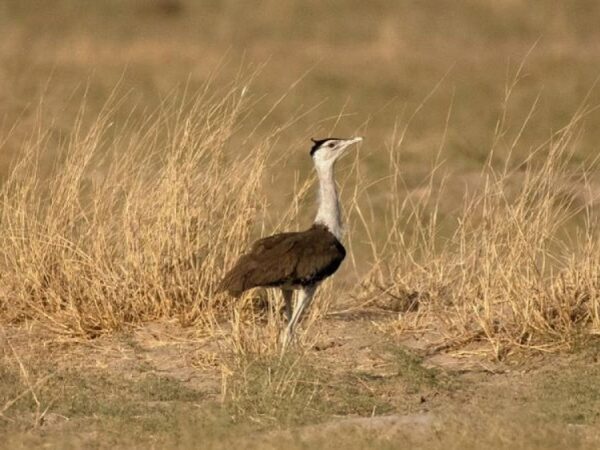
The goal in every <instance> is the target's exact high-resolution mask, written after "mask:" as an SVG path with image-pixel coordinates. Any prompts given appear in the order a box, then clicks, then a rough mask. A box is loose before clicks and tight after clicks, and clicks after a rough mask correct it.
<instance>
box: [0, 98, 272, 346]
mask: <svg viewBox="0 0 600 450" xmlns="http://www.w3.org/2000/svg"><path fill="white" fill-rule="evenodd" d="M124 103H126V99H125V100H121V99H118V98H117V96H116V94H115V95H114V96H113V98H111V99H110V100H109V101H108V102H107V106H106V107H105V108H104V110H103V111H102V112H101V114H99V116H98V117H97V118H95V119H94V120H92V124H91V125H89V126H85V125H84V123H86V120H85V111H84V110H83V109H82V112H81V114H80V116H79V118H78V120H77V122H76V123H75V124H74V127H73V131H72V133H71V134H70V136H69V137H68V139H66V140H65V141H64V142H61V143H60V144H56V142H55V140H52V139H51V133H50V130H51V129H52V128H51V126H48V127H46V130H44V128H43V127H42V126H40V129H39V130H37V131H36V133H35V135H33V136H32V138H31V139H30V140H29V141H28V142H27V143H26V144H24V145H23V148H22V149H21V152H20V154H19V155H18V158H17V160H16V162H15V164H14V167H13V169H12V171H11V173H10V176H9V177H8V179H7V181H6V182H5V183H4V184H3V186H2V194H1V195H2V203H1V206H0V208H1V212H0V217H1V219H0V220H1V226H0V248H1V250H0V273H1V275H0V316H1V317H2V320H4V321H17V320H22V319H33V320H36V321H39V322H40V323H42V324H44V325H45V326H47V327H48V328H50V329H52V330H54V331H56V332H58V333H61V334H68V335H73V336H94V335H97V334H98V333H102V332H106V331H110V330H115V329H119V328H121V327H123V326H124V325H126V324H132V323H133V324H135V323H140V322H142V321H146V320H152V319H157V318H162V317H171V318H172V317H175V318H178V319H179V320H180V321H181V322H182V323H184V324H189V323H194V322H197V321H198V320H203V319H207V312H214V310H215V308H216V307H217V306H218V305H217V303H218V302H219V297H217V296H215V295H213V293H214V290H215V288H216V285H217V283H218V281H219V279H220V276H221V275H222V272H223V270H224V268H225V267H228V266H229V265H231V262H232V261H233V259H234V258H236V257H237V256H238V254H239V253H240V252H241V250H242V249H243V247H244V245H245V244H246V243H247V241H248V239H249V235H250V234H251V233H256V232H257V230H258V231H260V221H261V219H260V218H261V212H262V211H263V208H264V204H265V197H264V192H263V191H262V190H261V181H262V177H263V172H264V169H265V167H266V159H267V156H268V155H269V150H270V145H271V140H270V139H265V140H263V141H262V142H261V143H260V144H258V145H254V146H251V145H250V144H248V146H247V147H246V148H244V151H229V152H228V155H226V150H231V149H230V147H231V145H232V144H231V137H232V135H233V134H234V133H235V132H236V129H237V127H238V126H239V123H240V120H241V117H242V116H243V114H244V107H243V95H242V91H241V90H240V89H238V88H232V89H230V90H229V91H227V92H225V93H222V92H221V93H219V94H214V93H211V90H210V89H208V88H207V89H205V90H203V91H201V92H199V93H198V94H197V95H196V96H195V98H193V99H191V100H190V99H187V100H182V101H178V100H173V101H166V102H165V103H164V104H163V105H162V107H161V108H160V109H159V110H158V111H155V112H154V113H151V114H148V115H147V118H146V119H145V120H144V121H143V122H142V123H135V122H133V121H132V120H128V121H124V122H123V123H121V124H119V123H117V122H116V121H114V120H113V116H114V115H115V113H116V112H117V111H118V110H119V108H121V109H123V108H126V107H128V106H127V105H124ZM38 123H40V124H41V123H43V117H40V120H39V121H38ZM56 145H61V157H60V158H59V160H58V161H57V162H56V163H55V166H54V168H53V170H52V171H51V173H50V174H49V175H41V170H40V160H41V159H42V157H43V155H44V152H46V151H54V148H51V147H53V146H56ZM232 155H233V156H232ZM257 218H258V219H257ZM257 222H258V223H257ZM221 300H222V298H221Z"/></svg>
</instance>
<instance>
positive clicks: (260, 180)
mask: <svg viewBox="0 0 600 450" xmlns="http://www.w3.org/2000/svg"><path fill="white" fill-rule="evenodd" d="M514 85H515V83H513V84H511V85H510V86H509V88H508V89H507V96H506V99H505V108H504V110H505V111H506V110H507V109H508V108H507V105H508V103H509V99H510V92H511V89H513V88H514ZM243 91H244V90H243V89H240V88H237V87H233V88H231V89H230V90H228V91H226V92H219V93H214V92H212V91H211V90H210V89H208V88H207V89H205V90H203V91H201V92H199V93H198V95H197V96H196V97H195V98H194V99H192V100H189V99H188V100H185V101H175V100H173V101H166V102H164V104H163V105H162V106H161V108H160V109H159V110H157V111H155V112H153V113H151V114H148V115H147V116H146V119H145V120H144V121H143V122H141V123H136V122H135V121H133V120H131V119H130V120H125V121H122V120H121V121H117V120H114V117H115V115H116V114H117V113H118V112H119V111H122V109H123V108H127V107H129V106H127V105H126V99H125V100H122V99H119V98H117V96H116V95H115V96H114V97H113V98H111V99H110V100H109V101H108V103H107V106H106V107H105V108H104V110H103V111H102V112H101V113H100V114H99V115H98V116H97V117H96V118H95V119H94V120H92V121H91V125H85V124H86V123H88V120H87V117H86V112H85V110H84V109H82V111H81V114H80V116H79V119H78V120H77V121H76V123H75V124H74V127H73V131H72V133H70V134H69V136H68V138H67V139H65V140H63V141H61V142H58V143H57V141H56V140H55V139H53V138H52V134H51V133H50V132H49V131H44V130H45V129H46V130H51V127H46V128H44V127H43V126H41V124H42V123H43V122H44V120H43V115H41V116H40V118H39V120H38V123H39V124H40V126H39V127H38V130H37V131H36V133H34V134H33V135H32V137H31V139H30V140H29V141H28V142H27V143H25V144H24V145H23V148H22V149H21V152H20V154H19V157H18V158H17V159H16V161H15V164H14V167H13V169H12V171H11V174H10V176H9V178H8V179H7V181H6V182H5V183H4V184H3V186H2V204H1V213H0V218H1V228H0V244H1V245H0V274H1V275H0V318H1V319H2V320H3V321H19V320H25V319H27V320H35V321H38V322H40V323H42V324H43V325H44V326H46V327H47V328H49V329H51V330H53V331H55V332H57V333H60V334H66V335H70V336H82V337H86V336H88V337H89V336H95V335H98V334H101V333H104V332H108V331H111V330H116V329H120V328H122V327H124V326H126V325H129V324H139V323H142V322H144V321H148V320H154V319H159V318H177V319H178V320H179V321H180V322H181V323H182V324H184V325H185V324H196V323H202V324H204V325H206V329H207V330H209V331H210V332H212V333H214V334H218V335H221V336H223V335H224V336H226V341H227V343H228V345H227V349H228V350H230V351H231V350H232V351H233V352H234V353H236V354H238V355H245V354H248V353H251V354H260V355H263V356H268V355H273V354H274V352H275V351H276V350H277V342H278V334H279V330H280V329H281V328H282V319H281V315H280V313H279V306H280V305H279V303H278V300H277V293H276V292H267V293H261V292H260V291H256V292H251V293H250V294H249V295H248V296H247V297H246V298H245V299H242V300H241V301H239V302H231V301H228V300H226V297H225V296H223V295H215V288H216V286H217V284H218V281H219V280H220V278H221V276H222V274H223V272H224V270H226V269H227V268H228V267H229V266H230V265H231V264H232V263H233V261H234V259H235V258H237V257H238V255H239V254H240V253H242V252H243V251H244V249H245V248H246V246H247V245H248V242H249V240H250V239H251V238H254V237H258V236H259V235H260V234H263V233H266V232H269V233H270V232H273V231H278V230H280V229H287V228H292V229H294V228H298V223H296V222H295V221H294V220H295V218H296V217H297V213H298V209H299V207H300V204H301V203H302V200H303V199H304V197H305V196H306V195H307V194H308V193H309V192H311V190H310V186H311V184H312V182H313V181H314V180H313V179H312V178H310V177H309V178H307V179H306V181H305V182H304V184H301V183H297V185H296V186H295V187H294V200H293V201H292V202H291V206H290V207H289V209H288V210H287V211H279V212H278V216H279V217H278V219H275V218H274V217H272V216H268V213H267V211H266V205H267V203H268V193H267V192H266V191H265V185H266V184H265V183H264V178H265V174H266V171H267V169H269V168H270V167H272V166H273V164H277V161H275V162H274V157H273V154H272V152H271V146H272V145H273V143H274V142H276V139H277V136H278V133H279V132H280V131H281V129H282V128H285V127H287V126H290V125H291V124H293V121H292V122H289V123H286V124H285V125H284V126H282V127H280V128H279V129H275V130H274V132H273V133H272V134H271V136H270V137H269V138H267V139H262V140H261V141H260V143H258V144H252V143H251V142H252V140H249V139H246V140H245V141H244V138H243V136H241V137H240V135H241V134H243V133H244V132H245V131H244V130H243V128H242V124H243V122H244V117H245V115H246V114H247V113H248V111H250V109H248V108H251V103H247V104H246V103H245V100H244V96H243ZM245 105H250V106H245ZM534 106H535V105H534ZM533 112H534V108H532V110H531V114H530V115H529V116H528V117H527V119H526V121H525V123H524V124H523V125H522V126H521V127H519V128H518V129H517V131H516V132H515V133H513V134H512V135H511V133H510V130H509V129H508V126H507V125H506V123H507V120H506V115H505V114H504V113H503V114H502V115H501V117H500V119H499V121H498V126H497V128H496V130H495V132H494V134H493V139H492V143H493V144H492V149H491V151H490V152H489V158H488V160H487V162H486V163H485V164H484V165H483V169H482V171H481V173H480V174H479V175H478V177H477V183H476V184H475V192H470V193H467V195H465V197H464V204H463V206H462V208H461V209H460V211H458V212H457V213H456V214H455V215H453V216H452V217H444V218H443V219H442V218H441V217H440V216H439V210H440V208H439V206H440V205H441V203H442V202H444V201H445V200H444V198H445V195H446V194H445V191H444V186H445V185H444V182H443V180H444V178H443V176H440V175H439V174H438V172H439V171H440V169H439V167H438V166H437V165H436V166H435V167H436V168H435V169H434V170H432V173H431V177H430V179H429V182H428V183H426V184H425V185H424V186H423V187H422V188H421V189H420V190H418V191H417V192H414V191H412V192H407V190H406V189H405V186H406V185H405V183H404V181H403V170H402V165H401V154H402V152H401V148H402V146H403V145H404V141H405V139H406V136H407V133H406V129H405V130H403V131H401V132H399V131H397V132H394V134H393V135H392V139H391V142H393V143H394V144H393V145H392V146H391V147H390V161H389V167H390V170H389V173H388V174H386V175H385V177H384V178H383V181H381V182H375V183H369V182H367V180H363V179H362V178H361V177H362V175H361V172H360V171H359V170H358V166H359V165H360V164H359V159H358V157H357V158H356V159H355V160H354V162H353V163H352V162H351V164H350V165H351V169H350V171H349V172H348V173H349V175H348V176H347V177H346V179H345V180H343V181H344V182H348V180H350V179H351V178H353V177H356V179H352V180H350V183H349V184H350V187H351V188H352V187H353V186H352V183H353V182H356V186H354V192H353V193H352V192H351V194H350V196H349V197H350V205H347V210H348V215H349V216H350V222H351V223H350V224H349V228H350V232H351V233H353V237H354V238H355V239H354V240H356V238H357V236H362V238H366V240H367V242H368V244H367V245H368V247H369V248H371V250H372V253H373V256H374V257H373V264H372V267H371V270H370V272H369V275H368V276H367V278H366V279H365V281H364V282H363V283H362V284H360V285H359V286H358V291H359V292H358V296H359V297H362V298H367V299H368V301H372V300H373V299H375V300H376V301H384V302H385V301H390V300H393V301H398V300H399V301H400V303H403V304H404V306H402V307H401V308H400V309H401V310H402V312H401V313H400V317H399V320H398V321H397V323H396V325H397V326H396V329H397V330H400V331H411V332H414V331H423V330H428V331H431V332H435V333H437V334H438V336H439V338H440V341H439V342H438V345H437V348H446V347H453V346H462V345H465V344H469V343H471V342H476V341H480V342H486V343H488V344H489V345H490V348H491V349H492V350H493V352H494V354H495V355H496V356H497V357H502V356H503V355H505V354H506V352H507V351H510V350H511V349H513V348H515V347H526V348H536V349H539V350H553V349H557V348H565V347H569V346H572V345H573V343H574V342H575V341H576V339H577V338H578V337H579V336H581V335H589V334H590V333H597V332H598V331H599V330H600V309H599V308H600V306H599V303H598V281H597V280H598V276H597V275H598V266H599V262H600V245H598V239H597V238H598V234H597V231H596V230H597V228H598V227H597V219H596V214H595V213H594V210H593V208H592V207H591V205H592V203H593V199H594V198H595V196H594V192H593V186H592V185H591V184H590V174H591V173H592V169H593V162H592V164H591V165H589V164H588V166H585V165H583V166H582V165H578V164H576V163H575V161H574V159H573V156H574V154H575V153H576V149H577V143H578V140H577V139H578V137H579V136H580V130H581V124H582V123H583V119H584V118H585V116H586V114H587V112H588V110H587V109H585V108H582V109H581V110H580V111H578V112H577V113H576V114H575V116H574V117H573V119H572V120H571V121H570V122H569V123H568V124H567V125H566V126H565V127H564V128H562V129H561V130H559V131H558V132H556V133H554V134H553V135H552V137H551V138H550V139H549V140H548V141H546V142H543V143H541V144H540V145H539V146H538V147H537V148H534V149H532V150H529V149H523V148H522V147H521V146H520V137H521V136H522V134H523V132H524V130H525V129H526V127H527V125H528V121H529V120H530V119H531V117H533ZM409 124H410V121H409ZM447 126H448V125H447V124H446V127H447ZM407 127H408V125H407ZM249 128H250V129H251V127H249ZM247 133H249V134H251V133H252V131H249V132H247ZM509 136H510V137H509ZM234 137H235V139H234ZM239 142H244V144H243V145H244V148H243V151H239V150H240V149H236V148H233V147H235V146H236V145H238V144H237V143H239ZM57 145H58V146H60V149H61V157H60V158H59V159H58V161H57V162H56V164H55V166H54V168H53V170H52V171H51V173H49V174H47V173H44V174H42V171H41V169H40V161H41V160H42V159H43V156H44V152H46V151H48V149H49V148H51V149H52V150H54V147H55V146H57ZM443 146H444V143H443V142H442V144H441V145H440V151H443ZM275 159H276V158H275ZM498 161H502V162H503V163H502V164H500V165H499V164H498ZM440 180H441V181H440ZM384 181H388V182H389V184H388V185H387V186H384ZM361 184H366V185H367V187H366V190H367V191H369V190H371V191H372V190H373V189H383V190H385V191H386V193H387V195H386V197H385V199H387V200H386V202H387V203H386V205H385V206H386V207H385V208H381V205H375V206H374V205H373V204H365V203H364V199H363V196H362V192H363V191H362V189H363V188H361V187H360V185H361ZM346 197H348V195H346ZM377 208H379V210H383V211H386V212H385V214H384V216H378V215H377V214H374V213H373V211H375V210H377ZM367 209H370V212H369V213H367ZM369 217H373V218H375V219H377V220H379V221H380V222H383V223H384V225H383V228H384V230H385V233H383V234H377V233H376V232H375V231H374V230H375V227H373V226H372V225H373V224H372V223H370V221H369V220H370V219H369ZM583 219H585V220H583ZM267 223H269V224H271V225H268V226H266V225H265V224H267ZM273 223H274V224H275V225H274V226H273V225H272V224H273ZM574 223H577V226H574V225H573V224H574ZM449 224H450V225H449ZM361 227H362V230H361ZM377 229H379V230H380V229H382V225H381V224H377ZM448 229H451V230H452V232H451V233H450V234H448V233H447V230H448ZM361 233H362V234H361ZM348 244H349V245H348V247H349V250H350V252H349V261H350V262H349V263H348V264H350V265H356V260H355V257H354V256H355V253H354V252H353V245H354V244H353V243H352V242H348ZM357 273H358V272H357ZM347 284H351V283H347ZM346 293H347V292H345V291H344V292H342V291H340V290H339V285H338V286H334V285H333V284H331V283H327V284H325V285H324V286H323V288H322V289H321V290H320V292H319V302H317V303H315V307H314V308H313V313H312V314H311V315H310V316H309V317H308V318H307V320H306V321H305V325H306V326H308V327H310V326H311V325H312V323H314V321H315V319H316V318H317V317H318V316H319V315H320V314H321V313H322V312H323V311H324V310H326V309H327V308H328V307H329V305H330V304H332V303H333V302H335V301H337V300H340V299H341V298H343V297H345V296H346ZM222 312H226V314H225V316H223V315H220V313H222ZM223 317H226V318H228V320H225V321H223V320H221V319H222V318H223ZM317 336H318V335H316V334H315V333H311V334H307V335H305V336H304V339H305V340H306V341H307V342H308V341H311V342H312V341H314V339H316V338H317Z"/></svg>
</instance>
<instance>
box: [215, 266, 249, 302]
mask: <svg viewBox="0 0 600 450" xmlns="http://www.w3.org/2000/svg"><path fill="white" fill-rule="evenodd" d="M245 290H246V289H245V288H244V280H243V278H242V277H240V276H239V274H238V273H237V271H236V270H235V267H234V268H233V269H232V270H230V271H229V272H227V274H225V276H224V277H223V279H222V280H221V282H220V283H219V286H218V287H217V291H216V292H217V293H219V292H227V293H228V294H229V295H231V296H232V297H235V298H239V297H241V296H242V294H243V293H244V291H245Z"/></svg>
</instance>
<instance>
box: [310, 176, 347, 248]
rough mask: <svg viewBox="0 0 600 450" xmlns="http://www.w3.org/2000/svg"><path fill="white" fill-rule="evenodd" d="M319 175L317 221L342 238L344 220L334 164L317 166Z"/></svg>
mask: <svg viewBox="0 0 600 450" xmlns="http://www.w3.org/2000/svg"><path fill="white" fill-rule="evenodd" d="M316 168H317V175H318V177H319V210H318V212H317V217H315V223H319V224H321V225H325V226H326V227H327V228H328V229H329V231H330V232H331V233H332V234H333V235H334V236H335V237H336V238H338V239H340V240H341V238H342V220H341V214H340V203H339V200H338V194H337V188H336V186H335V180H334V179H333V164H327V165H323V166H319V165H317V166H316Z"/></svg>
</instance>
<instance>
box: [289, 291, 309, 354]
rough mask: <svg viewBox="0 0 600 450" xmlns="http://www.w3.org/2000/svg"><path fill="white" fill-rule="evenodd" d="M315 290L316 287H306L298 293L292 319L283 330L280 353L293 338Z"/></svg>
mask: <svg viewBox="0 0 600 450" xmlns="http://www.w3.org/2000/svg"><path fill="white" fill-rule="evenodd" d="M316 290H317V287H316V286H308V287H305V288H302V290H301V291H300V294H299V296H298V302H297V304H296V308H295V309H294V312H293V313H292V317H291V318H290V320H289V322H288V325H287V328H286V330H285V334H284V336H283V348H282V351H285V349H286V347H287V346H288V345H289V343H290V342H291V341H292V339H293V337H294V331H295V329H296V325H297V324H298V321H299V320H300V318H301V317H302V313H303V312H304V310H305V309H306V308H307V307H308V306H309V305H310V302H311V301H312V299H313V297H314V295H315V291H316Z"/></svg>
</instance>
